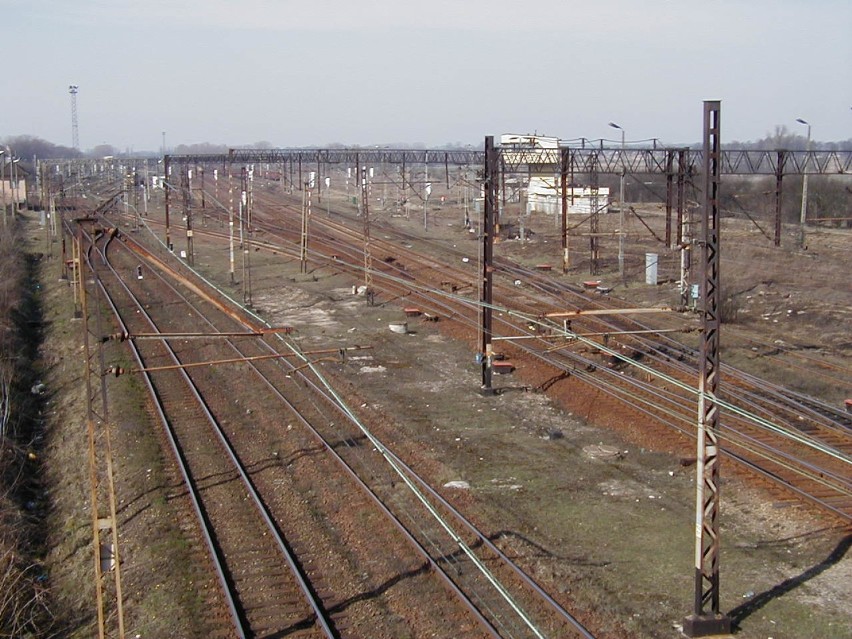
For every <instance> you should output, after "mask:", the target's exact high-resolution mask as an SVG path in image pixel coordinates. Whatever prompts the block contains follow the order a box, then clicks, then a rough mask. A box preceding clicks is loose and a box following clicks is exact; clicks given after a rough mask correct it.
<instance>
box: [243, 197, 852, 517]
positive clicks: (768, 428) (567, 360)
mask: <svg viewBox="0 0 852 639" xmlns="http://www.w3.org/2000/svg"><path fill="white" fill-rule="evenodd" d="M262 204H265V205H266V206H268V207H269V212H267V213H261V212H260V211H261V209H260V206H261V205H262ZM299 214H300V210H298V209H297V208H296V207H295V206H293V205H286V204H285V205H282V204H281V203H280V202H279V201H271V202H266V201H261V202H260V203H259V204H258V213H257V214H256V215H255V217H254V222H253V224H254V225H255V228H256V230H258V231H259V234H258V236H260V235H262V237H263V240H262V241H260V242H259V244H258V245H257V247H258V248H265V249H268V250H273V251H275V252H280V253H282V254H287V255H290V256H292V257H295V256H297V255H298V244H297V243H298V241H299V237H298V235H297V233H296V232H295V231H288V228H290V229H295V228H296V224H295V220H296V217H297V216H298V215H299ZM267 215H268V216H269V217H267ZM288 216H289V217H288ZM273 218H274V221H273ZM287 220H289V224H288V222H287ZM341 220H342V221H341ZM349 220H350V221H349V224H350V226H347V225H346V224H345V222H346V216H345V215H343V214H341V213H340V212H335V217H334V219H328V218H327V217H325V216H324V217H323V218H322V221H321V223H318V224H314V227H312V231H311V236H310V245H311V251H310V259H311V261H312V264H313V265H314V267H319V268H328V267H331V268H347V269H349V270H350V271H351V272H352V273H353V275H354V276H355V277H356V278H357V277H359V275H362V274H363V239H362V235H361V232H360V229H358V228H357V226H358V224H359V222H358V221H357V220H354V224H353V219H352V218H351V216H350V218H349ZM352 226H355V227H356V228H352ZM256 237H257V236H256ZM294 245H295V246H294ZM415 245H417V246H420V247H421V248H420V249H419V251H414V250H413V248H412V247H413V246H415ZM371 247H372V252H373V254H374V264H375V268H374V272H373V279H374V282H376V285H377V286H380V287H381V288H382V289H383V291H384V295H385V296H386V297H387V298H388V299H391V300H393V299H397V300H402V299H404V300H412V301H415V302H416V304H417V305H418V306H420V307H421V308H424V309H429V311H430V312H431V313H434V314H436V315H440V316H443V317H448V318H451V319H454V320H456V321H458V322H459V323H461V324H462V325H464V326H465V327H466V328H467V329H468V330H475V329H476V328H477V323H476V312H477V305H476V303H475V302H474V301H473V299H472V298H474V297H475V289H474V287H473V284H472V283H473V282H475V281H476V280H475V278H476V275H475V273H476V271H475V266H474V265H472V264H470V262H471V261H472V260H470V257H469V256H468V255H465V254H464V252H461V251H458V250H453V249H449V248H448V247H446V246H437V245H436V244H429V243H427V240H425V239H424V238H422V237H418V236H412V235H410V234H408V235H407V234H403V233H401V232H399V231H398V230H397V229H394V228H392V227H391V226H389V225H386V224H378V223H377V224H376V226H375V227H374V232H373V235H372V237H371ZM424 250H429V251H430V253H429V254H428V255H426V254H424V253H423V251H424ZM439 256H444V258H443V259H439ZM464 258H468V263H467V265H466V266H464V267H460V266H458V265H459V264H462V260H463V259H464ZM447 260H449V261H447ZM497 266H498V273H499V274H500V275H502V276H503V277H504V279H503V280H502V281H501V282H498V284H496V285H495V299H496V304H497V307H498V308H497V309H496V310H497V311H498V315H500V314H502V316H500V317H498V318H497V319H496V320H495V321H496V323H497V324H498V325H499V326H500V328H499V329H498V330H499V331H500V335H501V336H502V337H509V338H514V339H513V341H512V343H511V345H508V344H507V345H506V347H505V349H506V351H507V352H514V353H520V352H523V353H525V354H526V356H528V357H533V358H535V359H536V360H538V361H544V362H546V363H547V364H548V365H550V366H552V367H553V368H554V369H555V370H557V371H560V372H561V374H562V375H570V376H572V377H575V378H577V379H580V380H582V381H583V382H584V383H586V384H588V385H591V386H593V387H595V388H597V389H599V390H600V391H602V392H603V393H605V394H607V395H609V396H610V397H612V398H613V399H616V400H618V401H619V402H621V403H622V404H623V405H626V406H629V407H631V409H632V410H634V411H635V413H636V414H637V415H642V416H645V417H648V416H650V417H653V418H654V419H655V420H656V421H657V422H659V423H662V424H665V425H668V426H669V427H670V428H671V429H672V432H675V433H677V437H680V436H688V437H693V436H694V435H693V433H694V430H695V428H694V424H695V419H696V417H695V416H696V414H697V408H696V401H697V396H696V393H695V391H694V385H695V378H696V367H697V354H696V351H695V349H694V348H691V347H689V346H688V345H686V344H684V343H683V342H680V341H678V340H676V339H674V338H673V337H671V336H670V334H668V333H665V331H677V330H682V329H683V327H684V325H685V324H688V323H689V320H686V321H684V320H683V319H682V318H676V319H672V318H670V317H663V318H661V319H659V320H655V322H654V323H653V324H652V323H650V322H642V321H639V320H636V319H633V318H629V317H624V316H619V317H617V318H616V317H612V318H611V317H606V316H594V317H592V316H589V317H584V318H575V319H573V320H572V327H571V328H572V330H571V331H570V333H571V334H570V335H569V334H568V333H566V332H565V331H564V330H563V326H560V325H559V324H557V323H556V322H554V321H548V320H546V319H544V315H545V314H546V313H547V312H549V311H554V310H578V309H590V308H598V309H612V308H614V305H613V304H612V303H611V302H608V301H606V300H604V299H602V298H601V297H600V296H589V295H587V294H584V293H583V292H582V290H581V289H579V288H578V287H576V286H572V285H570V284H566V283H564V282H562V281H560V280H556V279H554V278H552V277H549V276H546V275H545V274H543V273H540V272H537V271H535V270H533V269H528V268H522V267H519V266H518V265H515V264H512V263H510V262H508V261H506V260H499V261H498V262H497ZM506 279H508V282H521V283H522V287H520V288H518V287H514V288H513V287H512V286H511V285H510V286H508V287H507V286H506V285H505V284H504V283H503V282H505V281H506ZM513 313H514V314H516V315H517V317H514V318H513V317H512V314H513ZM519 320H520V321H519ZM661 330H662V331H663V333H659V331H661ZM495 332H496V331H495ZM655 333H656V334H655ZM577 334H579V335H584V334H592V335H595V336H596V337H595V338H594V339H592V340H588V339H585V340H584V339H580V340H576V339H573V337H574V335H577ZM560 336H561V337H560ZM604 336H605V337H604ZM566 337H568V338H569V339H564V338H566ZM604 342H606V343H604ZM722 381H723V384H722V389H721V393H720V398H721V400H722V402H723V413H722V429H723V430H722V432H721V437H722V439H723V446H724V451H725V454H727V455H728V456H729V457H730V458H731V459H733V460H735V461H737V462H738V463H739V464H741V465H742V466H744V467H746V468H748V469H749V470H751V471H754V472H755V473H756V474H757V475H759V476H761V477H763V478H764V479H766V480H768V481H769V482H770V484H771V485H773V486H774V487H775V489H776V490H780V492H777V495H778V498H779V499H782V500H784V499H790V498H794V499H805V500H807V501H810V502H811V503H813V504H816V505H817V506H818V507H820V508H821V509H823V510H825V511H827V512H829V513H831V514H833V515H834V516H838V517H840V518H841V519H842V520H846V521H849V520H850V519H852V482H850V479H849V466H850V463H852V461H851V460H850V451H852V435H851V434H850V431H849V428H848V416H846V415H844V414H843V413H841V412H840V411H839V410H837V409H834V408H833V407H830V406H827V405H825V404H824V403H821V402H818V401H817V400H814V399H812V398H807V397H805V396H802V395H800V394H796V393H792V392H790V391H789V390H786V389H784V388H782V387H779V386H777V385H773V384H769V383H767V382H765V381H764V380H761V379H758V378H755V377H753V376H751V375H748V374H746V373H744V372H741V371H739V370H737V369H734V368H732V367H730V366H724V365H723V378H722ZM784 495H786V497H784ZM793 496H794V497H793Z"/></svg>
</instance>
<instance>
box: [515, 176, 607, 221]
mask: <svg viewBox="0 0 852 639" xmlns="http://www.w3.org/2000/svg"><path fill="white" fill-rule="evenodd" d="M560 181H561V180H560V178H558V177H541V176H533V177H531V178H530V181H529V184H528V185H527V211H526V212H527V214H530V213H545V214H548V215H561V214H562V189H561V188H560ZM566 197H567V199H568V213H569V215H590V214H591V212H592V210H593V208H596V209H597V211H598V212H601V211H606V209H607V207H608V206H609V187H606V186H603V187H598V188H597V189H595V190H592V189H591V188H589V187H587V186H583V187H570V188H568V189H567V193H566Z"/></svg>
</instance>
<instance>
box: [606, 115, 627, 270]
mask: <svg viewBox="0 0 852 639" xmlns="http://www.w3.org/2000/svg"><path fill="white" fill-rule="evenodd" d="M609 126H611V127H612V128H613V129H618V130H619V131H621V179H620V180H619V185H618V187H619V188H618V201H619V204H618V274H619V276H621V280H622V281H624V176H625V174H626V173H627V168H626V165H625V164H624V129H623V128H622V127H620V126H619V125H617V124H616V123H615V122H610V123H609Z"/></svg>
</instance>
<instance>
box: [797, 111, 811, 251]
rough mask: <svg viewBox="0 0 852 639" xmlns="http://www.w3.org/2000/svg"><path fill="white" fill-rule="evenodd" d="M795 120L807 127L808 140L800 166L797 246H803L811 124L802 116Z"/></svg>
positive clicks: (806, 216)
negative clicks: (800, 197) (799, 208)
mask: <svg viewBox="0 0 852 639" xmlns="http://www.w3.org/2000/svg"><path fill="white" fill-rule="evenodd" d="M796 122H798V123H799V124H803V125H805V126H806V127H808V142H807V144H806V145H805V164H804V166H802V214H801V218H800V219H799V240H798V242H797V244H798V246H799V248H805V221H806V220H807V218H808V164H809V161H810V159H811V125H810V123H809V122H807V121H806V120H803V119H802V118H796Z"/></svg>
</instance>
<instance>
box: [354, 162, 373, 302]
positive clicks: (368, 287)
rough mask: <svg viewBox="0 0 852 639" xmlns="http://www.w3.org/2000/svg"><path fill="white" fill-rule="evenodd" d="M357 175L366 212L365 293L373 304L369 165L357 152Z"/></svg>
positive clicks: (364, 211) (362, 207)
mask: <svg viewBox="0 0 852 639" xmlns="http://www.w3.org/2000/svg"><path fill="white" fill-rule="evenodd" d="M355 161H356V167H355V175H356V177H357V179H359V180H360V186H361V209H362V213H363V214H364V289H365V290H364V295H365V297H366V298H367V304H369V305H370V306H372V305H373V256H372V254H371V253H370V250H371V248H370V203H369V202H370V196H369V190H368V188H367V167H366V166H364V167H362V166H361V165H360V158H359V157H358V154H357V153H356V154H355Z"/></svg>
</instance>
